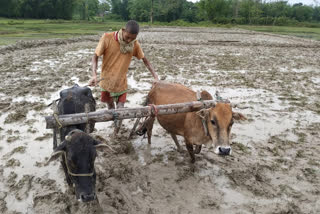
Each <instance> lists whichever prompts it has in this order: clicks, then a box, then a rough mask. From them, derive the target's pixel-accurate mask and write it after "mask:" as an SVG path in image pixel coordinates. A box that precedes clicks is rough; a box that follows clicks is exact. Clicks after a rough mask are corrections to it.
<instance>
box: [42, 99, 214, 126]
mask: <svg viewBox="0 0 320 214" xmlns="http://www.w3.org/2000/svg"><path fill="white" fill-rule="evenodd" d="M215 105H216V102H215V101H213V100H205V101H201V102H200V101H193V102H187V103H175V104H168V105H157V106H155V108H156V110H157V111H158V112H157V115H168V114H178V113H187V112H193V111H199V110H201V109H204V108H210V107H214V106H215ZM154 111H155V109H154V108H152V107H151V106H148V107H139V108H122V109H113V110H100V111H95V112H89V113H77V114H65V115H59V116H58V117H56V118H55V117H54V116H46V117H45V120H46V123H47V126H46V128H47V129H53V128H55V127H58V126H59V124H61V125H62V127H65V126H69V125H74V124H83V123H87V122H88V121H94V122H105V121H110V120H115V119H120V120H121V119H130V118H141V117H147V116H150V115H154V114H155V112H154ZM57 120H58V121H57Z"/></svg>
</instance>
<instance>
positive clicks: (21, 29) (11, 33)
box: [0, 18, 125, 45]
mask: <svg viewBox="0 0 320 214" xmlns="http://www.w3.org/2000/svg"><path fill="white" fill-rule="evenodd" d="M124 25H125V22H116V21H107V22H88V21H66V20H40V19H24V20H20V19H5V18H0V45H9V44H14V43H15V42H17V41H18V40H41V39H51V38H70V37H74V36H83V35H97V34H101V33H103V32H110V31H114V30H118V29H120V28H121V27H122V26H124Z"/></svg>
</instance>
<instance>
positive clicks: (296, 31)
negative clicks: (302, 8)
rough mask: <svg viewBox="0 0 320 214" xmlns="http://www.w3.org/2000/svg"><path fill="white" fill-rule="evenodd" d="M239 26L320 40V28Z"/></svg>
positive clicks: (246, 28) (239, 26)
mask: <svg viewBox="0 0 320 214" xmlns="http://www.w3.org/2000/svg"><path fill="white" fill-rule="evenodd" d="M237 27H238V28H241V29H245V30H252V31H258V32H266V33H275V34H281V35H289V36H296V37H302V38H308V39H314V40H319V41H320V28H309V27H288V26H251V25H238V26H237Z"/></svg>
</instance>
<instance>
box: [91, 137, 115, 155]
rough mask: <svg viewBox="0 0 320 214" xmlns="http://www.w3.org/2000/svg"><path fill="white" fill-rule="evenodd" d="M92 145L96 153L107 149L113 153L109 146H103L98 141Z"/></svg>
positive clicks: (103, 144)
mask: <svg viewBox="0 0 320 214" xmlns="http://www.w3.org/2000/svg"><path fill="white" fill-rule="evenodd" d="M93 145H94V147H95V148H96V150H97V151H102V150H104V149H109V150H111V151H112V152H115V151H114V150H113V149H112V148H111V146H109V145H107V144H105V143H101V142H99V141H97V140H95V141H94V143H93Z"/></svg>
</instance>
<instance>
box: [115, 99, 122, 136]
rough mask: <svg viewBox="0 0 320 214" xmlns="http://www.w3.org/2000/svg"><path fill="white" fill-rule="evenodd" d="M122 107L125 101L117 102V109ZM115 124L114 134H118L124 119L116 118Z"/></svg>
mask: <svg viewBox="0 0 320 214" xmlns="http://www.w3.org/2000/svg"><path fill="white" fill-rule="evenodd" d="M120 108H124V103H123V102H117V109H120ZM114 125H115V128H114V135H117V134H118V132H119V130H120V127H121V125H122V120H116V121H115V122H114Z"/></svg>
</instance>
